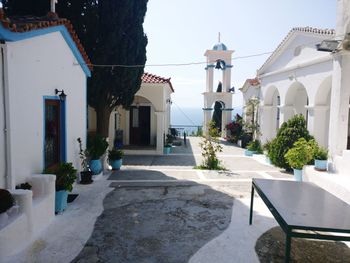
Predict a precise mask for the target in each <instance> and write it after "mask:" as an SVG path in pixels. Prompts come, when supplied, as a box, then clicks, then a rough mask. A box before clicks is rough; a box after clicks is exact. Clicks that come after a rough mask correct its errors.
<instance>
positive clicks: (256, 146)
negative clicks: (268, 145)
mask: <svg viewBox="0 0 350 263" xmlns="http://www.w3.org/2000/svg"><path fill="white" fill-rule="evenodd" d="M247 149H248V150H249V151H254V152H256V153H258V154H262V153H263V150H262V146H261V142H260V141H259V140H254V141H252V142H250V143H249V144H248V146H247Z"/></svg>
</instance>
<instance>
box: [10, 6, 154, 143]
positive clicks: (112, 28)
mask: <svg viewBox="0 0 350 263" xmlns="http://www.w3.org/2000/svg"><path fill="white" fill-rule="evenodd" d="M147 2H148V0H128V1H124V0H104V1H98V0H74V1H73V0H60V1H59V2H58V4H57V6H56V12H57V13H58V14H59V16H60V17H65V18H68V19H69V20H70V21H71V22H72V24H73V25H74V29H75V30H76V32H77V34H78V36H79V38H80V40H81V42H82V43H83V46H84V48H85V49H86V52H87V54H88V55H89V57H90V59H91V61H93V63H94V64H99V65H129V66H132V65H140V66H139V67H119V66H115V67H94V70H93V72H92V77H91V78H90V79H89V80H88V103H89V105H90V106H91V107H93V108H94V109H95V110H96V114H97V133H99V134H101V135H102V136H104V137H106V136H108V127H109V117H110V114H111V112H112V110H113V109H114V108H115V107H117V106H119V105H122V106H123V107H124V108H128V107H129V106H130V105H131V103H132V102H133V98H134V95H135V93H136V92H137V91H138V90H139V89H140V86H141V76H142V74H143V71H144V65H145V63H146V46H147V42H148V40H147V36H146V35H145V33H144V31H143V22H144V18H145V14H146V11H147ZM49 6H50V5H49V1H48V0H45V1H44V0H38V1H36V0H11V1H9V0H7V1H6V2H5V7H6V9H7V10H8V14H10V15H17V14H20V15H23V14H34V15H39V16H40V15H45V14H46V13H47V12H48V11H49ZM45 10H46V11H45Z"/></svg>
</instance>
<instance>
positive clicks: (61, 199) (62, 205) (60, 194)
mask: <svg viewBox="0 0 350 263" xmlns="http://www.w3.org/2000/svg"><path fill="white" fill-rule="evenodd" d="M67 199H68V191H65V190H61V191H56V194H55V212H56V213H62V212H63V211H64V210H66V208H67Z"/></svg>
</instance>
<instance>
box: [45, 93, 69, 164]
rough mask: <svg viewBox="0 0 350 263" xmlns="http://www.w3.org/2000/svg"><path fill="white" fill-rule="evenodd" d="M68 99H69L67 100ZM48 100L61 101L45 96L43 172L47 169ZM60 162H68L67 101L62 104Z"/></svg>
mask: <svg viewBox="0 0 350 263" xmlns="http://www.w3.org/2000/svg"><path fill="white" fill-rule="evenodd" d="M66 99H67V98H66ZM46 100H60V98H59V96H43V116H44V119H43V162H42V163H43V170H44V169H45V167H46V163H45V137H46V131H45V120H46V108H45V102H46ZM60 110H61V112H60V136H61V137H60V154H61V156H60V161H61V162H67V125H66V100H65V101H61V102H60Z"/></svg>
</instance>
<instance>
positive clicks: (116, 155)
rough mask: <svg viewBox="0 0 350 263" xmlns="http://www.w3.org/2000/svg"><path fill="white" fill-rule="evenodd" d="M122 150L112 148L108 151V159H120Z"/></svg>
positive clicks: (122, 154) (122, 153)
mask: <svg viewBox="0 0 350 263" xmlns="http://www.w3.org/2000/svg"><path fill="white" fill-rule="evenodd" d="M123 156H124V152H123V151H122V150H120V149H113V150H111V151H108V160H109V161H115V160H120V159H121V158H123Z"/></svg>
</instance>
